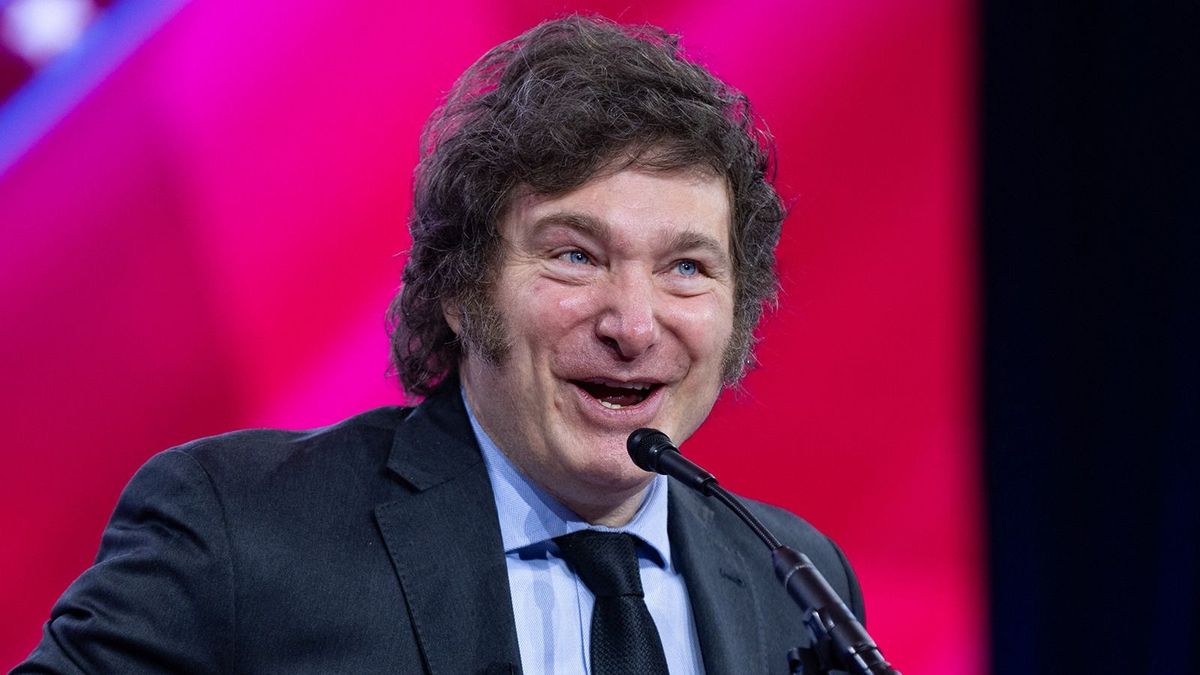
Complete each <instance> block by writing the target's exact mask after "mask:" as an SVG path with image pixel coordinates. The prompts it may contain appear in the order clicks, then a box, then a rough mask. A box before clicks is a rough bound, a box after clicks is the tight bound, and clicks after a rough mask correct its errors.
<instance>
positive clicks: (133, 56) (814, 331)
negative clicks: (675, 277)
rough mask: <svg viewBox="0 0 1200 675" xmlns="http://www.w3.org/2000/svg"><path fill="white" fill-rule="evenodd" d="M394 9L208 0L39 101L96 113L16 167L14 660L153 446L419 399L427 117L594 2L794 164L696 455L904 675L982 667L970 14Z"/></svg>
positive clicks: (763, 8)
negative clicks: (665, 50)
mask: <svg viewBox="0 0 1200 675" xmlns="http://www.w3.org/2000/svg"><path fill="white" fill-rule="evenodd" d="M119 4H120V3H118V5H119ZM126 4H128V5H136V4H137V3H136V2H133V1H132V0H131V1H130V2H128V3H126ZM142 4H143V5H145V4H148V3H142ZM404 4H405V3H395V2H375V3H370V2H365V3H326V2H299V1H298V2H288V3H261V2H244V1H243V0H191V1H190V2H187V3H183V6H182V8H181V9H180V10H179V11H178V13H176V14H174V15H173V16H170V15H169V16H167V18H166V19H165V22H163V23H162V25H161V27H158V28H157V30H155V31H153V32H152V33H151V35H150V37H149V38H148V39H146V40H144V41H143V40H141V39H137V40H136V43H133V44H130V45H128V46H129V47H135V48H133V49H132V51H131V52H130V54H129V56H128V57H127V58H125V59H124V60H123V61H122V62H120V63H119V65H117V66H116V67H115V68H113V69H111V72H109V73H108V74H107V75H106V76H105V77H103V78H100V79H99V80H98V81H95V82H90V83H89V82H86V81H85V80H86V78H76V79H75V80H71V79H70V78H64V79H63V80H62V82H61V83H59V84H58V85H55V86H56V87H58V90H57V94H55V93H54V92H55V91H56V90H55V88H54V87H43V90H45V91H49V92H51V94H47V96H51V95H58V96H59V100H62V97H63V96H65V97H66V98H67V99H71V100H78V103H77V104H76V105H73V107H72V108H71V109H70V110H69V111H68V112H67V113H66V114H65V115H63V116H61V117H53V116H52V117H51V118H50V119H49V121H50V122H52V124H50V125H48V129H49V130H48V132H46V133H44V134H39V135H38V137H37V138H36V139H32V140H34V141H35V142H33V143H32V144H31V145H28V147H27V148H25V149H23V150H22V151H21V153H20V154H19V156H18V158H17V159H15V161H13V163H12V164H10V165H0V319H2V322H3V331H2V332H0V373H3V378H4V380H3V381H4V385H5V386H4V387H3V389H2V391H3V393H2V394H0V396H3V401H2V403H3V405H0V427H2V428H4V429H5V430H6V434H5V437H6V443H5V444H4V445H3V446H2V447H3V450H2V452H3V453H4V454H3V463H4V466H5V467H6V469H7V471H5V472H4V474H3V476H2V477H0V532H2V533H3V535H2V538H0V547H3V552H2V555H0V607H2V608H3V611H0V667H5V668H6V667H7V666H9V665H11V664H14V663H15V662H16V661H18V660H19V659H20V658H22V657H23V656H24V655H25V654H27V653H28V651H29V650H30V649H32V647H33V646H34V644H35V643H36V641H37V639H38V636H39V634H40V625H41V623H42V621H44V620H45V618H46V617H47V615H48V612H49V609H50V606H51V604H52V603H53V601H54V599H55V598H56V597H57V596H58V594H59V593H60V592H61V591H62V590H63V588H65V586H66V585H67V584H68V583H69V582H70V581H71V580H72V579H73V578H74V577H75V576H76V575H78V574H79V573H80V572H81V571H82V570H83V569H84V568H85V567H86V566H87V565H88V564H89V562H90V561H91V559H92V557H93V556H94V554H95V549H96V546H97V544H98V541H99V535H100V532H101V530H102V528H103V526H104V523H105V521H106V520H107V518H108V515H109V513H110V512H111V510H112V506H113V504H114V502H115V500H116V498H117V496H118V495H119V493H120V490H121V488H122V487H123V485H124V484H125V482H126V481H127V480H128V478H129V476H130V475H131V474H132V473H133V472H134V471H135V470H136V469H137V467H138V466H139V465H140V464H141V463H142V462H143V461H145V460H146V458H147V457H149V456H150V455H151V454H153V453H154V452H156V451H158V450H161V449H163V448H166V447H169V446H171V445H173V444H177V443H180V442H183V441H186V440H188V439H191V438H194V437H196V436H200V435H207V434H214V433H218V432H221V431H226V430H229V429H233V428H237V427H246V426H263V425H272V426H284V427H296V428H298V427H307V426H314V425H321V424H325V423H329V422H332V421H335V420H337V419H339V418H341V417H343V416H346V415H349V414H352V413H354V412H357V411H360V410H362V409H364V408H367V407H370V406H374V405H379V404H385V403H396V402H399V401H400V400H401V395H400V393H399V391H398V389H397V387H396V386H395V385H394V384H393V383H392V382H391V381H389V380H388V378H387V377H386V375H385V370H386V368H387V358H386V352H387V348H386V336H385V333H384V323H383V311H384V308H385V307H386V305H387V302H388V299H389V298H390V296H391V295H392V293H393V292H394V290H395V288H396V285H397V282H398V279H399V274H400V269H401V267H402V265H403V262H404V255H403V252H404V251H405V249H406V248H407V247H408V245H409V241H408V237H407V233H406V231H405V215H406V212H407V210H408V206H409V194H410V183H411V172H412V168H413V165H414V163H415V160H416V144H417V135H418V132H419V128H420V125H421V123H422V121H423V120H424V119H425V117H426V116H427V115H428V114H429V112H430V111H431V110H432V109H433V107H434V106H435V105H436V103H437V101H438V97H439V95H440V94H441V93H442V92H444V91H445V90H446V89H447V88H448V87H449V85H450V84H451V83H452V82H453V80H454V78H455V77H456V76H457V75H458V74H459V73H460V72H461V71H462V70H463V69H464V68H466V67H467V66H468V65H469V64H470V63H471V62H472V61H473V60H474V59H475V58H477V57H478V56H479V55H480V54H482V52H483V51H485V50H486V49H487V48H488V47H490V46H492V45H494V44H496V43H498V42H500V41H501V40H504V39H507V38H509V37H512V36H514V35H516V34H517V33H519V32H521V31H522V30H524V29H526V28H528V27H529V26H531V25H533V24H534V23H536V22H538V21H539V20H542V19H544V18H548V17H552V16H556V15H558V14H561V13H562V12H563V11H564V9H582V10H587V11H594V12H599V13H602V14H605V15H607V16H610V17H612V18H616V19H619V20H623V21H627V22H642V21H650V22H653V23H657V24H659V25H662V26H664V27H666V28H668V29H670V30H672V31H676V32H680V33H682V34H683V35H684V44H685V46H686V48H687V49H688V51H689V53H691V54H692V56H693V57H694V58H696V59H697V60H699V61H701V62H703V63H704V64H706V65H708V66H709V67H710V68H711V69H712V70H713V71H714V72H716V73H717V74H718V75H719V76H721V77H723V78H725V79H727V80H729V81H730V82H732V83H733V84H734V85H736V86H738V87H739V88H741V89H743V90H744V91H745V92H746V93H748V94H749V95H750V97H751V100H752V101H753V102H754V104H755V105H756V106H757V108H758V110H759V111H760V112H761V113H762V115H763V116H764V117H765V118H766V119H767V121H768V123H769V124H770V126H771V129H772V131H773V133H774V134H775V136H776V138H777V140H778V144H779V149H780V163H779V168H780V172H779V180H778V185H779V188H780V190H781V192H782V193H783V195H784V196H785V198H786V199H787V200H788V202H789V204H791V206H792V215H791V217H790V219H789V221H788V222H787V224H786V226H785V230H784V237H783V242H782V244H781V246H780V250H779V261H780V263H779V265H780V273H781V275H782V279H783V295H782V308H781V309H780V311H779V312H778V313H777V314H775V315H773V316H770V317H768V319H767V320H766V322H765V323H764V324H763V326H762V328H761V334H762V336H763V338H764V341H763V343H762V345H761V346H760V349H759V355H760V357H761V360H762V363H763V367H762V368H761V369H759V370H758V371H756V372H754V373H752V374H751V375H750V376H749V377H748V379H747V380H746V386H745V391H744V392H743V393H740V394H727V395H726V396H725V397H724V400H723V401H722V402H721V403H719V404H718V407H717V409H716V410H715V412H714V413H713V415H712V417H711V418H710V420H709V423H708V424H707V425H706V426H705V427H704V428H703V429H702V430H701V432H700V433H699V434H698V435H697V436H696V437H695V439H694V440H692V441H691V442H689V443H688V447H687V450H688V452H689V455H690V456H692V457H693V458H694V459H695V460H696V461H698V462H700V463H701V464H703V465H705V466H706V467H708V468H709V469H710V470H712V471H713V472H714V473H715V474H716V475H717V476H718V477H720V478H721V480H722V483H724V484H726V485H727V486H729V487H732V488H733V489H735V490H737V491H740V492H742V493H743V494H746V495H749V496H754V497H757V498H759V499H763V500H765V501H768V502H772V503H775V504H779V505H782V506H785V507H787V508H790V509H792V510H793V511H796V512H797V513H800V514H802V515H804V516H805V517H806V518H808V519H809V520H810V521H811V522H813V523H814V524H815V525H817V526H818V527H819V528H821V529H822V530H824V531H825V532H826V533H828V534H829V535H831V536H832V537H833V538H834V539H835V540H837V541H838V542H839V543H840V544H841V545H842V547H843V548H844V549H845V550H846V552H847V553H848V555H849V557H850V559H851V561H852V562H853V563H854V565H855V567H856V569H857V571H858V572H859V575H860V577H861V580H862V584H863V588H864V592H865V594H866V598H867V607H868V627H869V629H870V630H871V633H872V635H873V636H874V637H875V638H876V639H877V640H878V641H879V643H880V644H881V646H882V647H883V648H884V653H885V655H886V656H887V657H888V658H889V659H890V660H891V661H892V662H893V663H894V664H895V665H896V666H897V667H899V668H900V669H902V670H904V671H905V672H906V673H925V674H930V675H936V674H946V675H950V674H953V675H962V674H971V673H982V672H984V670H985V660H986V649H987V644H986V625H985V614H986V613H985V607H984V586H983V583H984V579H983V555H982V554H983V551H982V546H983V536H982V533H981V528H982V512H981V508H982V506H981V495H980V489H981V487H980V483H981V482H980V476H979V448H978V446H979V439H978V431H977V424H978V421H977V419H976V408H977V397H978V394H977V391H976V388H977V382H976V380H977V375H976V359H977V354H976V349H977V348H976V328H975V319H976V313H977V307H976V303H977V297H976V296H977V290H976V270H975V264H976V263H975V258H974V244H975V242H974V237H975V225H974V221H973V209H974V202H973V200H974V183H975V175H974V172H975V164H974V148H973V133H974V114H975V111H974V109H973V100H974V87H975V64H974V40H975V35H974V31H973V27H972V20H973V16H972V12H973V7H972V6H970V5H969V4H968V3H966V2H965V1H964V0H887V1H885V0H875V1H863V2H853V3H828V2H820V1H818V0H808V1H805V2H766V1H759V0H745V1H741V2H729V3H697V2H688V3H685V2H678V1H671V0H660V1H658V2H645V3H626V2H599V3H582V2H581V3H564V2H526V3H520V4H517V5H512V6H508V7H501V6H498V4H497V3H495V2H482V1H481V2H476V3H471V2H462V1H446V2H432V3H422V4H421V5H419V6H409V7H404V6H402V5H404ZM633 4H636V7H630V5H633ZM156 25H157V24H156ZM110 33H111V35H107V36H106V37H105V39H111V40H114V41H120V40H122V39H125V40H131V39H134V38H130V37H129V35H128V31H127V32H126V33H124V34H123V33H122V32H121V29H120V28H119V27H117V28H112V29H111V30H110ZM93 47H94V45H93ZM82 61H86V59H83V60H81V62H82ZM92 63H93V65H94V63H95V62H94V61H93V62H92ZM80 67H81V68H82V67H83V66H80ZM81 82H82V84H80V83H81ZM35 84H36V83H35ZM71 87H75V88H76V90H71ZM64 90H65V94H64ZM48 100H49V99H48ZM25 103H26V104H27V105H26V107H27V109H31V110H34V111H39V110H41V111H43V112H44V114H47V115H53V106H51V105H49V104H46V105H45V106H42V107H39V106H37V105H32V106H30V105H28V103H29V102H28V101H26V102H25ZM6 133H8V136H7V137H6V136H5V134H6ZM21 140H23V139H21V138H17V137H16V132H15V131H12V130H10V131H9V132H5V131H4V130H3V129H2V128H0V145H5V144H7V146H8V147H9V149H11V148H12V147H18V148H21V147H23V146H21V143H20V141H21ZM0 156H3V155H2V153H0ZM764 467H769V469H768V468H764ZM765 555H766V554H765V552H764V556H765Z"/></svg>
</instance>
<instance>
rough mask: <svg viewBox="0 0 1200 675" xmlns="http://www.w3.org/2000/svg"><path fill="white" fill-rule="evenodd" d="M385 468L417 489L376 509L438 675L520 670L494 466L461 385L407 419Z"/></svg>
mask: <svg viewBox="0 0 1200 675" xmlns="http://www.w3.org/2000/svg"><path fill="white" fill-rule="evenodd" d="M388 469H389V470H391V471H392V472H393V473H394V474H396V476H398V477H399V478H400V479H402V480H403V481H404V482H405V483H407V484H408V485H409V486H410V487H411V488H412V489H413V492H412V493H410V494H409V495H406V496H405V497H403V498H401V499H398V500H396V501H392V502H388V503H385V504H381V505H379V506H378V507H377V508H376V509H375V518H376V522H377V523H378V524H379V528H380V531H381V532H382V535H383V539H384V542H385V543H386V545H387V549H388V553H389V554H390V555H391V557H392V563H393V565H394V567H395V570H396V575H397V577H398V578H399V580H400V585H401V587H402V588H403V590H404V598H405V601H406V603H407V607H408V612H409V616H410V618H411V620H412V625H413V631H414V633H415V635H416V638H417V641H418V643H419V644H420V648H421V654H422V657H423V658H424V661H425V664H426V668H427V669H428V671H429V672H430V673H431V674H432V675H458V674H461V673H483V672H487V673H494V672H519V665H518V664H520V662H521V661H520V652H519V648H518V646H517V633H516V627H515V622H514V619H513V611H512V601H511V598H510V597H509V587H508V571H507V567H506V565H505V561H504V548H503V544H502V543H501V540H500V525H499V520H498V518H497V516H496V506H495V501H494V498H493V496H492V489H491V484H490V482H489V481H488V477H487V470H486V467H485V465H484V463H483V459H482V457H481V455H480V453H479V449H478V447H477V446H476V442H475V437H474V435H473V433H472V432H471V428H470V424H469V423H468V421H467V417H466V411H465V410H464V409H463V406H462V400H461V398H460V397H459V395H458V391H457V389H455V390H454V391H453V392H452V393H450V394H449V395H443V396H438V397H433V398H430V399H428V400H427V401H426V402H425V403H423V404H422V405H421V406H419V407H418V408H417V409H416V410H415V411H413V413H412V414H411V415H410V416H409V418H408V419H407V420H405V421H404V423H403V424H402V425H401V427H400V428H399V430H398V431H397V433H396V440H395V444H394V445H393V448H392V454H391V457H390V458H389V460H388Z"/></svg>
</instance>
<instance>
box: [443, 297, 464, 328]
mask: <svg viewBox="0 0 1200 675" xmlns="http://www.w3.org/2000/svg"><path fill="white" fill-rule="evenodd" d="M442 317H443V318H445V319H446V323H448V324H450V330H452V331H454V334H455V335H457V336H459V337H462V308H460V307H459V306H458V302H457V301H454V300H443V301H442Z"/></svg>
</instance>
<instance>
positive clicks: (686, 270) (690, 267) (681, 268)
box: [675, 260, 700, 277]
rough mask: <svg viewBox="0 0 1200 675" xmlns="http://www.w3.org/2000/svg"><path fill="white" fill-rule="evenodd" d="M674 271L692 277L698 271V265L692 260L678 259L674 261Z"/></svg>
mask: <svg viewBox="0 0 1200 675" xmlns="http://www.w3.org/2000/svg"><path fill="white" fill-rule="evenodd" d="M675 271H676V272H679V273H680V274H682V275H683V276H685V277H693V276H696V275H697V274H699V273H700V266H699V265H697V264H696V261H694V260H680V261H679V262H677V263H675Z"/></svg>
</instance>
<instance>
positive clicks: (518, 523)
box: [463, 393, 671, 568]
mask: <svg viewBox="0 0 1200 675" xmlns="http://www.w3.org/2000/svg"><path fill="white" fill-rule="evenodd" d="M466 398H467V397H466V395H465V393H464V394H463V405H464V407H466V409H467V417H468V418H469V419H470V420H471V429H472V430H473V431H474V432H475V438H476V440H478V441H479V447H480V449H481V450H482V451H483V461H484V464H485V465H486V466H487V472H488V480H489V481H490V482H491V484H492V493H493V495H494V496H495V500H496V513H497V514H498V515H499V517H500V538H501V540H502V541H503V543H504V552H505V553H506V554H508V553H513V552H515V551H519V550H521V549H524V548H527V547H529V546H533V545H535V544H543V545H545V543H546V542H548V541H549V540H551V539H553V538H555V537H559V536H562V535H565V534H571V533H573V532H578V531H579V530H585V529H588V528H591V529H594V530H601V531H604V532H627V533H629V534H632V535H635V536H637V537H638V538H639V539H641V540H642V541H644V542H646V544H647V545H649V546H650V548H652V549H653V550H654V551H655V552H656V553H657V554H658V558H659V562H661V564H662V565H663V566H664V567H666V568H670V567H671V542H670V539H669V537H668V536H667V477H666V476H662V475H656V476H655V477H654V480H652V481H651V482H650V486H649V487H648V488H647V489H646V492H645V495H644V496H643V497H642V504H641V506H639V507H638V510H637V513H635V514H634V516H633V519H632V520H630V521H629V522H628V523H627V524H625V525H624V526H622V527H617V528H611V527H605V526H603V525H590V524H589V523H588V522H587V521H585V520H583V519H582V518H580V517H579V516H577V515H575V513H573V512H572V511H571V510H570V509H568V508H567V507H565V506H563V505H562V504H561V503H559V501H558V500H557V499H555V498H554V497H553V496H551V495H550V494H549V493H547V492H546V491H545V490H543V489H541V488H540V487H538V486H537V485H536V484H534V483H533V481H531V480H529V479H528V478H526V477H525V476H524V475H523V474H522V473H521V471H520V470H519V469H517V467H516V466H515V465H514V464H513V463H512V461H511V460H509V458H508V457H507V456H506V455H505V454H504V453H503V452H502V451H501V450H500V448H499V447H497V446H496V444H495V443H494V442H493V441H492V439H491V438H489V437H488V435H487V432H485V431H484V430H483V427H481V426H480V425H479V421H478V420H476V419H475V413H474V412H472V410H471V405H470V403H468V402H467V400H466Z"/></svg>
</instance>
